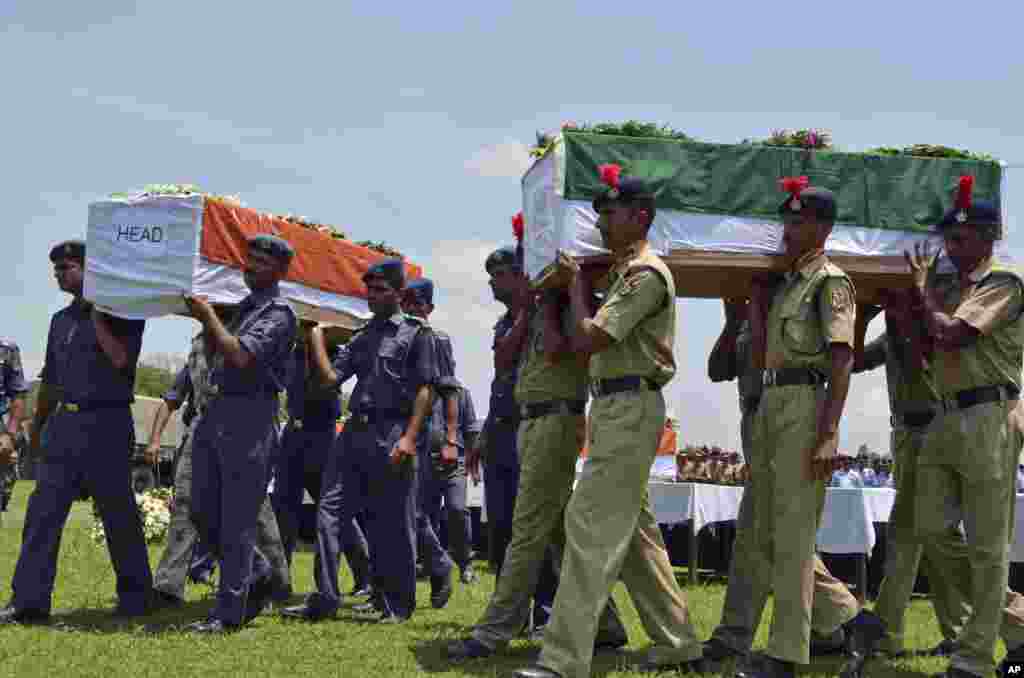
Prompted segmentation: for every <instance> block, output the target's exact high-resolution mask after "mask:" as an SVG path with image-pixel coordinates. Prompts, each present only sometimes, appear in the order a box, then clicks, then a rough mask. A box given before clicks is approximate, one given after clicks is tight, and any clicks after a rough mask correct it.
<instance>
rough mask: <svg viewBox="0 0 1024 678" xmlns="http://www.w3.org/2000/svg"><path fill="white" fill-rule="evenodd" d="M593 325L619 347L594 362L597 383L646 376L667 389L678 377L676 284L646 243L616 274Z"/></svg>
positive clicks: (637, 249) (602, 354)
mask: <svg viewBox="0 0 1024 678" xmlns="http://www.w3.org/2000/svg"><path fill="white" fill-rule="evenodd" d="M609 278H610V282H611V285H610V287H609V289H608V294H607V296H606V297H605V300H604V303H603V304H601V308H599V309H598V311H597V314H596V315H595V316H594V321H593V322H594V325H595V326H597V327H599V328H600V329H601V330H603V331H604V332H605V333H607V334H608V335H609V336H610V337H611V338H612V339H613V340H614V343H613V344H612V345H611V346H609V347H608V348H607V349H605V350H604V351H601V352H600V353H596V354H594V355H593V356H591V359H590V376H591V377H592V378H595V379H615V378H618V377H627V376H639V377H647V378H649V379H651V380H653V381H654V382H655V383H657V384H658V385H659V386H664V385H665V384H667V383H668V382H669V381H671V379H672V377H673V376H674V375H675V372H676V362H675V354H674V347H675V329H676V327H675V325H676V305H675V295H676V290H675V282H674V280H673V278H672V274H671V272H670V271H669V270H668V267H667V266H665V263H664V262H663V261H662V260H661V259H660V258H659V257H658V256H657V255H655V254H654V253H653V252H652V251H651V250H650V247H649V245H647V243H646V242H644V243H641V245H640V246H639V247H636V248H635V249H633V250H632V251H631V252H629V254H628V255H627V257H626V258H625V259H624V260H623V261H622V262H620V263H619V264H618V265H616V267H615V268H614V269H613V270H612V272H611V274H610V276H609Z"/></svg>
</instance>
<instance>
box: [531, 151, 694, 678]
mask: <svg viewBox="0 0 1024 678" xmlns="http://www.w3.org/2000/svg"><path fill="white" fill-rule="evenodd" d="M601 171H602V177H603V178H604V180H605V183H606V184H608V187H607V189H606V190H604V191H603V192H602V193H600V194H599V195H598V196H597V198H596V199H595V200H594V205H593V206H594V209H595V211H597V212H598V214H599V215H600V216H599V219H598V230H600V232H601V237H602V239H603V240H604V244H605V246H606V247H607V248H608V249H610V250H611V251H612V253H613V255H614V256H615V260H616V263H615V265H614V266H613V268H612V271H611V274H610V288H609V290H608V293H607V295H606V296H605V299H604V303H603V304H602V305H601V307H600V309H598V311H597V313H596V315H594V316H593V318H591V317H590V315H591V311H590V308H589V300H590V290H589V289H588V286H587V283H586V281H585V280H584V279H583V277H582V276H581V275H580V273H579V269H578V267H577V266H575V264H574V262H572V260H570V259H568V258H566V257H564V256H560V258H561V260H562V261H563V262H565V263H567V264H569V265H570V266H572V267H573V268H574V270H575V271H576V275H575V276H574V278H573V282H572V283H571V284H570V287H569V297H570V307H571V311H572V318H573V323H572V324H573V335H572V348H573V350H574V351H576V352H578V353H581V354H587V355H589V356H590V378H591V393H592V394H593V396H594V400H593V402H592V405H591V409H590V421H591V434H590V445H589V456H588V458H587V461H586V464H585V465H584V467H583V471H582V473H581V476H580V480H579V483H578V484H577V486H576V489H575V491H574V492H573V494H572V498H571V499H570V500H569V505H568V508H567V509H566V516H565V533H566V534H565V541H566V545H565V555H564V557H563V561H562V572H563V576H562V579H561V581H560V582H559V588H558V595H557V596H556V597H555V606H554V612H553V614H552V617H551V621H550V622H549V623H548V628H547V631H546V632H545V634H544V646H543V648H542V650H541V653H540V657H539V659H538V666H535V667H530V668H526V669H520V670H519V671H518V672H517V673H516V675H517V676H519V677H520V678H552V677H554V676H564V677H565V678H587V677H588V676H589V675H590V666H591V660H592V657H593V652H594V639H595V636H596V633H597V620H598V616H599V613H600V612H601V609H602V608H603V607H604V606H605V603H606V602H607V600H608V597H609V595H610V593H611V591H612V587H613V586H614V584H615V582H616V580H617V579H618V578H619V577H620V576H621V577H622V580H623V581H624V582H625V584H626V587H627V589H628V590H629V593H630V596H631V597H632V599H633V602H634V604H635V606H636V608H637V611H638V612H639V613H640V619H641V621H642V622H643V625H644V629H645V630H646V631H647V634H648V635H649V636H651V638H652V639H653V640H654V643H655V644H654V646H653V647H652V648H651V649H650V650H649V652H648V653H647V661H646V662H645V663H644V664H643V665H641V667H640V668H641V669H642V670H643V669H646V670H663V669H666V668H669V667H682V668H684V669H692V668H697V665H698V663H699V660H700V656H701V645H700V642H699V641H698V640H697V636H696V633H695V631H694V627H693V624H692V623H691V621H690V618H689V612H688V610H687V606H686V598H685V596H684V595H683V592H682V590H681V589H680V588H679V585H678V584H677V583H676V580H675V576H674V575H673V572H672V566H671V564H670V563H669V558H668V553H667V552H666V550H665V543H664V541H663V540H662V536H661V531H660V529H659V528H658V524H657V521H656V520H655V517H654V514H653V513H652V511H651V508H650V498H649V496H648V491H647V479H648V475H649V473H650V469H651V464H652V463H653V462H654V458H655V456H656V454H657V449H658V445H659V442H660V440H661V435H662V430H663V428H664V426H665V399H664V396H663V395H662V393H661V389H662V387H664V386H665V384H667V383H668V382H669V380H670V379H671V378H672V376H673V375H674V374H675V358H674V356H673V352H672V347H673V345H674V343H675V342H674V339H675V284H674V282H673V279H672V275H671V273H670V272H669V270H668V268H667V267H666V266H665V264H664V262H662V261H661V259H659V258H658V257H657V256H656V255H655V254H654V253H653V252H652V251H651V250H650V247H649V246H648V244H647V232H648V230H649V229H650V226H651V223H652V222H653V220H654V209H655V208H654V197H653V194H652V193H651V191H649V190H648V188H647V186H646V184H645V183H644V182H642V181H640V180H639V179H635V178H629V177H620V174H619V168H618V167H617V166H604V167H602V168H601Z"/></svg>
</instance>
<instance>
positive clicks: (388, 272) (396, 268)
mask: <svg viewBox="0 0 1024 678" xmlns="http://www.w3.org/2000/svg"><path fill="white" fill-rule="evenodd" d="M370 278H383V279H384V280H385V281H386V282H387V283H388V284H389V285H391V286H392V287H394V288H395V289H401V288H402V287H405V264H404V263H403V262H402V260H401V259H398V258H390V259H382V260H380V261H378V262H377V263H376V264H374V265H372V266H370V268H368V269H366V273H364V274H363V282H367V281H368V280H369V279H370Z"/></svg>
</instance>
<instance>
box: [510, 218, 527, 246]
mask: <svg viewBox="0 0 1024 678" xmlns="http://www.w3.org/2000/svg"><path fill="white" fill-rule="evenodd" d="M525 227H526V222H525V221H524V220H523V213H522V212H519V213H518V214H516V215H515V216H514V217H512V233H513V234H514V235H515V236H516V240H522V239H523V229H524V228H525Z"/></svg>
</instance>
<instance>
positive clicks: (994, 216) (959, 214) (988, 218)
mask: <svg viewBox="0 0 1024 678" xmlns="http://www.w3.org/2000/svg"><path fill="white" fill-rule="evenodd" d="M962 224H968V225H971V226H1002V224H1003V215H1002V212H1000V211H999V207H998V206H996V204H995V203H993V202H989V201H988V200H974V201H972V202H971V206H970V207H968V208H967V209H963V208H960V207H956V206H954V207H951V208H950V209H948V210H946V213H945V214H943V215H942V220H941V221H939V228H946V227H948V226H960V225H962Z"/></svg>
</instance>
